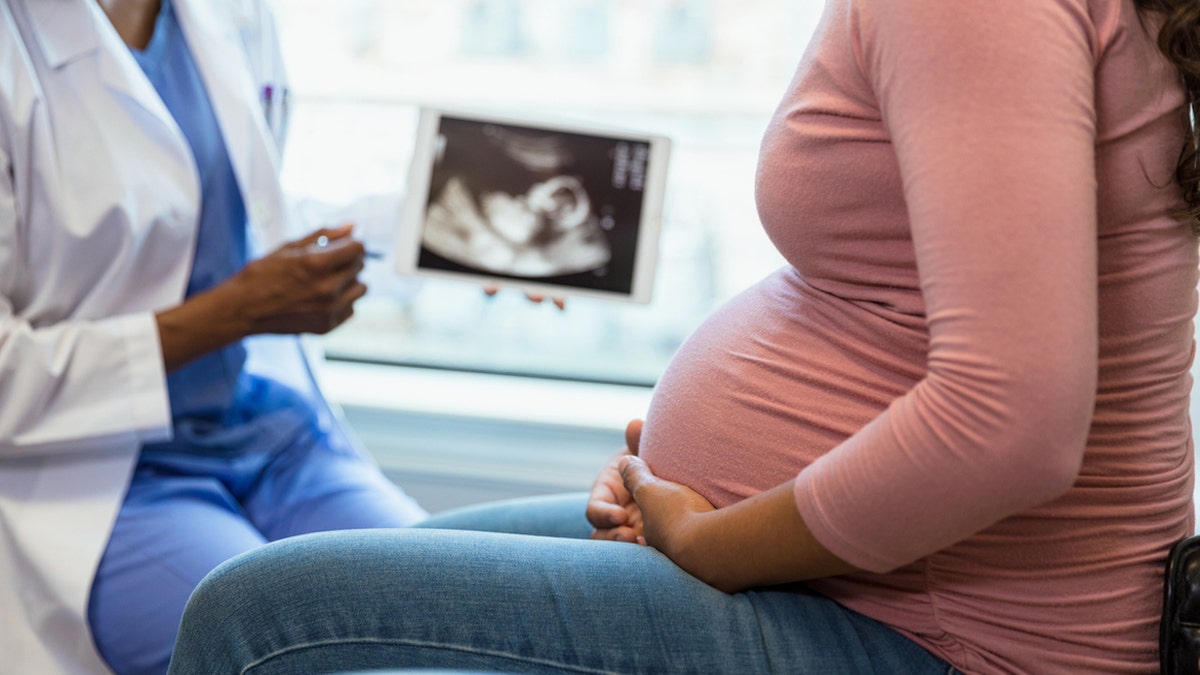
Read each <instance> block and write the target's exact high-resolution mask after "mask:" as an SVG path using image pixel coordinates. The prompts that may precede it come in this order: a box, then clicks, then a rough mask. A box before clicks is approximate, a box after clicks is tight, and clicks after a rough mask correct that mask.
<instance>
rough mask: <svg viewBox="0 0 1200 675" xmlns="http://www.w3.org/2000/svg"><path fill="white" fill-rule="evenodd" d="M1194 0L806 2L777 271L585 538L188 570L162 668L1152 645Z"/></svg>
mask: <svg viewBox="0 0 1200 675" xmlns="http://www.w3.org/2000/svg"><path fill="white" fill-rule="evenodd" d="M1196 21H1197V19H1196V17H1195V13H1194V12H1193V11H1192V10H1191V3H1190V2H1184V1H1182V0H1181V1H1178V2H1177V1H1176V0H1137V1H1135V0H1010V2H1007V3H1004V4H1003V7H1001V6H1000V5H998V4H997V3H947V2H943V1H942V0H910V1H909V2H903V3H901V2H892V1H889V0H829V2H827V4H826V8H825V15H824V18H823V20H822V22H821V23H820V25H819V27H818V28H817V31H816V34H815V36H814V38H813V40H812V42H811V44H810V45H809V47H808V51H807V52H806V54H805V56H804V58H803V60H802V62H801V64H800V66H799V69H798V71H797V73H796V75H795V78H794V80H793V82H792V85H791V87H790V89H789V91H788V93H787V95H786V96H785V98H784V100H783V102H782V104H781V105H780V107H779V109H778V111H777V113H776V115H775V117H774V119H773V121H772V123H771V124H770V126H769V128H768V129H767V131H766V134H765V137H764V140H763V143H762V149H761V160H760V165H759V171H758V176H757V199H758V209H759V214H760V216H761V220H762V226H763V227H765V228H766V231H767V232H768V234H769V235H770V236H771V238H772V240H773V241H774V243H775V245H776V246H777V247H778V249H779V250H780V251H781V252H782V253H783V255H784V257H785V258H786V259H787V262H788V265H786V266H785V267H784V268H783V269H781V270H779V271H778V272H776V273H774V274H772V275H771V276H769V277H768V278H767V279H765V280H764V281H762V282H761V283H759V284H758V285H756V286H754V287H753V288H750V289H749V290H747V291H745V292H744V293H742V294H741V295H740V296H738V297H736V298H734V299H733V300H732V301H731V302H729V303H728V304H727V305H726V306H724V307H723V308H722V309H720V310H719V311H718V312H716V313H715V314H714V315H713V316H712V317H711V319H710V320H709V321H707V322H706V323H705V324H704V325H703V326H702V327H701V328H700V329H699V330H698V331H697V332H696V333H695V335H693V336H692V337H691V339H690V340H689V341H688V342H687V343H686V344H685V345H684V346H683V347H682V348H681V349H680V351H679V353H678V354H677V355H676V357H675V359H674V361H673V363H672V364H671V366H670V368H669V369H668V370H667V372H666V373H665V374H664V376H663V378H662V380H661V381H660V383H659V385H658V388H657V391H656V392H655V396H654V399H653V403H652V405H651V408H650V410H649V411H648V414H647V417H646V420H645V425H644V428H643V427H641V426H640V425H639V424H637V423H635V424H633V425H631V427H630V430H629V434H628V436H629V445H630V449H629V450H628V451H626V452H624V453H622V454H620V455H618V456H617V457H615V458H614V459H613V461H612V463H611V464H610V465H609V466H608V467H607V468H606V469H605V471H604V472H603V473H601V475H600V477H599V478H598V479H597V482H596V485H595V487H594V489H593V492H592V495H591V496H590V499H589V503H588V505H587V517H588V520H589V521H590V523H591V526H592V528H594V531H593V532H592V539H591V540H584V539H570V538H550V537H534V536H527V535H515V534H495V533H483V532H467V531H450V530H441V529H439V530H428V531H420V530H412V531H405V532H387V533H340V534H333V535H312V536H307V537H303V538H299V539H295V540H291V541H286V542H281V543H278V544H273V545H271V546H268V547H267V548H265V549H262V550H260V551H257V552H255V553H251V554H248V555H245V556H242V557H240V558H238V559H235V560H234V561H232V562H231V563H228V564H226V565H225V566H223V567H222V568H220V569H219V570H217V571H216V572H215V573H214V574H212V575H210V576H209V577H208V579H207V580H206V581H205V582H204V583H203V584H202V585H201V587H200V589H199V590H198V591H197V593H196V594H195V595H193V596H192V599H191V602H190V605H189V609H188V612H187V616H186V618H185V621H184V624H183V627H182V629H181V633H180V641H179V647H178V649H177V651H176V655H175V661H174V662H173V664H172V668H173V670H172V672H174V673H199V672H203V673H223V672H253V673H257V674H259V675H263V674H266V673H288V672H308V673H315V672H331V671H345V670H352V669H354V668H368V667H370V668H379V667H440V668H464V669H482V670H498V671H505V670H508V671H519V672H527V673H529V672H533V673H551V672H555V673H557V672H573V673H601V672H620V673H635V672H722V673H733V672H737V673H769V672H807V673H872V672H876V673H947V672H963V673H1011V672H1037V673H1083V672H1086V673H1118V672H1119V673H1131V672H1145V673H1150V672H1156V668H1157V641H1156V639H1157V623H1158V616H1159V611H1160V602H1161V600H1160V595H1161V588H1162V564H1163V561H1164V558H1165V556H1166V553H1167V550H1168V548H1169V547H1170V546H1171V545H1172V543H1174V542H1175V541H1177V540H1178V539H1180V538H1182V537H1184V536H1186V535H1188V534H1190V533H1191V532H1192V528H1193V522H1192V504H1191V494H1192V469H1193V467H1192V446H1191V439H1190V436H1191V432H1190V425H1189V420H1188V396H1189V390H1190V378H1189V375H1188V370H1189V367H1190V364H1191V359H1192V352H1193V337H1192V317H1193V314H1194V312H1195V309H1196V291H1195V289H1196V283H1197V273H1196V271H1197V243H1196V238H1195V235H1194V234H1193V232H1192V230H1193V228H1194V227H1195V226H1196V225H1197V219H1196V214H1197V213H1198V212H1200V190H1198V187H1197V181H1198V180H1200V178H1198V175H1197V164H1196V155H1195V153H1194V149H1195V147H1196V145H1195V143H1196V135H1195V130H1194V129H1193V128H1192V127H1191V126H1190V125H1189V124H1188V122H1187V120H1188V114H1187V112H1188V111H1189V110H1190V109H1192V108H1193V107H1194V105H1195V102H1196V101H1197V97H1198V96H1200V79H1198V75H1197V73H1200V63H1198V61H1197V55H1198V54H1200V46H1198V44H1200V43H1198V36H1197V25H1196ZM635 453H636V456H635ZM536 470H537V469H536V467H530V471H536ZM546 508H547V509H548V507H546ZM476 515H477V516H478V514H476ZM476 520H477V521H483V520H485V518H484V517H482V516H480V517H477V518H476ZM581 520H582V519H581ZM442 524H443V525H447V526H449V525H457V524H458V523H455V522H452V521H451V522H443V523H442ZM583 528H584V526H583V525H582V523H581V530H582V529H583ZM530 529H531V531H534V532H536V531H537V530H536V528H530ZM598 540H599V541H598ZM604 540H616V541H618V542H619V541H623V542H633V543H616V542H615V541H604ZM638 544H645V545H638ZM243 669H248V670H243Z"/></svg>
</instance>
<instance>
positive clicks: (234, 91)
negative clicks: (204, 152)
mask: <svg viewBox="0 0 1200 675" xmlns="http://www.w3.org/2000/svg"><path fill="white" fill-rule="evenodd" d="M213 4H214V3H212V2H211V0H197V1H195V2H192V1H188V0H175V5H174V6H175V11H176V14H177V16H178V17H179V23H180V26H182V28H183V33H184V36H185V37H186V38H187V41H188V46H189V47H190V48H191V50H192V58H193V59H194V60H195V62H196V67H197V68H198V69H199V71H200V76H201V77H202V78H203V80H204V85H205V88H206V89H207V90H208V95H209V98H210V99H211V101H212V106H213V110H214V111H215V113H216V116H217V123H218V125H220V127H221V132H222V133H223V134H224V136H225V145H226V148H227V149H228V152H229V157H230V160H231V162H232V163H233V171H234V174H235V175H236V176H237V181H238V185H239V187H240V188H241V190H242V199H243V200H245V202H246V210H247V213H248V214H249V216H250V220H251V223H252V224H253V225H254V226H255V227H257V228H259V232H258V234H259V235H260V236H261V237H262V238H263V239H264V240H265V241H266V242H269V243H272V244H273V243H277V242H280V241H282V240H283V238H284V236H285V231H284V222H283V218H284V205H283V199H282V194H281V193H280V190H279V153H278V150H277V149H276V147H275V145H274V142H273V141H272V140H271V139H272V136H271V135H270V132H269V131H268V129H267V124H266V119H265V117H264V116H263V115H262V102H261V101H260V100H259V96H260V90H261V88H262V87H261V85H260V83H257V82H255V81H254V79H253V78H252V77H251V74H250V69H249V67H248V65H247V64H246V58H245V54H246V51H245V47H244V45H243V44H242V42H241V36H240V34H239V33H238V31H237V29H236V26H233V25H229V22H225V23H222V22H219V21H217V18H216V17H215V16H213V12H214V11H217V10H215V9H214V7H213Z"/></svg>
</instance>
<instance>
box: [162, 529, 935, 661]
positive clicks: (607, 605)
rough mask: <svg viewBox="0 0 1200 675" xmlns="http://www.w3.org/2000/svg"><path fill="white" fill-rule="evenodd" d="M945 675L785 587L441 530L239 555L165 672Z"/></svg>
mask: <svg viewBox="0 0 1200 675" xmlns="http://www.w3.org/2000/svg"><path fill="white" fill-rule="evenodd" d="M372 668H453V669H467V670H471V669H473V670H484V671H508V672H522V673H564V672H569V673H654V672H672V673H689V672H690V673H726V672H738V673H773V672H801V673H803V672H811V673H872V672H904V673H922V672H928V673H945V672H948V671H949V667H948V666H947V665H946V664H945V663H943V662H941V661H939V660H938V659H936V658H934V657H932V656H930V655H929V654H927V653H925V652H924V651H923V650H921V649H920V648H919V647H917V646H916V645H915V644H914V643H912V642H911V641H909V640H907V639H905V638H904V637H902V636H900V635H899V634H897V633H895V632H894V631H892V630H890V629H888V628H887V627H885V626H882V625H880V624H878V623H876V622H874V621H872V620H870V619H867V618H865V617H862V616H861V615H857V614H855V613H853V612H850V611H848V610H845V609H843V608H841V607H840V606H838V605H836V604H835V603H833V602H831V601H829V600H826V599H824V598H821V597H819V596H815V595H811V594H808V593H805V592H803V591H800V590H790V591H789V590H771V591H758V592H749V593H741V594H735V595H727V594H724V593H721V592H720V591H717V590H715V589H713V588H711V587H709V586H707V585H705V584H703V583H702V582H700V581H698V580H696V579H694V578H693V577H690V576H688V575H687V574H685V573H684V572H682V571H681V570H680V569H679V568H678V567H676V566H675V565H674V564H672V563H671V562H670V561H669V560H667V559H666V558H665V557H663V556H662V555H661V554H659V553H658V552H657V551H655V550H654V549H650V548H646V547H642V546H637V545H633V544H620V543H613V542H599V541H590V540H573V539H560V538H548V537H536V536H526V535H511V534H495V533H485V532H465V531H450V530H417V529H413V530H403V531H362V532H346V533H332V534H318V535H311V536H305V537H298V538H295V539H290V540H287V541H283V542H278V543H275V544H271V545H269V546H266V547H263V548H261V549H259V550H257V551H254V552H251V553H249V554H246V555H243V556H239V557H238V558H237V559H235V560H233V561H230V562H229V563H227V564H226V565H223V566H221V567H220V568H219V569H218V570H216V571H215V572H214V573H213V574H212V575H210V577H209V578H207V579H206V580H205V581H204V582H203V583H202V584H201V586H200V587H199V588H198V589H197V592H196V593H195V594H194V595H193V597H192V600H191V601H190V603H189V606H188V610H187V613H186V615H185V618H184V623H183V626H182V628H181V631H180V636H179V642H178V645H177V648H176V656H175V661H173V662H172V672H173V673H180V674H182V673H202V672H204V673H207V672H223V673H254V674H256V675H268V674H273V673H294V672H305V673H329V672H345V671H351V670H355V669H372Z"/></svg>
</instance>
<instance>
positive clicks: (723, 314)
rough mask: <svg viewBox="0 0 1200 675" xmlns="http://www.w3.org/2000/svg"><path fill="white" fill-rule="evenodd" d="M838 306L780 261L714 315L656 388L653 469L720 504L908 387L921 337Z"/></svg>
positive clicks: (919, 367)
mask: <svg viewBox="0 0 1200 675" xmlns="http://www.w3.org/2000/svg"><path fill="white" fill-rule="evenodd" d="M839 304H840V303H838V302H837V301H836V299H831V298H828V297H822V296H821V295H820V294H819V293H817V292H814V291H812V290H811V289H809V288H807V287H805V286H804V285H803V283H802V282H799V281H798V279H797V278H796V277H795V275H794V273H793V272H790V271H788V270H784V271H781V272H780V273H777V274H775V275H772V276H771V277H768V278H767V279H766V280H764V281H763V282H761V283H759V284H758V285H756V286H754V287H752V288H750V289H749V290H747V291H745V292H744V293H742V294H741V295H739V296H737V297H735V298H734V299H732V300H731V301H729V302H728V303H727V304H726V305H725V306H723V307H722V308H721V309H719V310H718V311H717V312H716V313H714V314H713V315H712V316H711V317H710V318H709V319H708V320H707V321H705V322H704V323H703V324H702V325H701V326H700V327H699V328H698V329H697V330H696V332H695V333H694V334H693V335H692V336H691V337H690V338H689V339H688V340H687V341H686V342H685V343H684V345H683V346H682V347H680V349H679V351H678V353H676V355H675V357H674V359H673V360H672V362H671V364H670V365H669V366H668V368H667V370H666V372H665V373H664V374H663V376H662V378H661V380H660V381H659V384H658V386H657V387H656V389H655V393H654V397H653V399H652V400H651V403H650V409H649V411H648V412H647V415H646V424H645V427H644V428H643V432H642V441H641V450H640V452H641V455H642V456H643V457H644V458H645V459H646V461H647V463H648V464H649V465H650V467H651V468H652V469H653V470H654V471H655V472H656V473H657V474H658V475H660V476H662V477H663V478H667V479H669V480H673V481H676V482H680V483H683V484H684V485H688V486H690V487H692V488H693V489H695V490H697V491H698V492H700V493H701V494H702V495H704V496H705V497H706V498H707V499H708V500H709V501H711V502H712V503H713V504H715V505H717V506H726V505H728V504H731V503H734V502H736V501H739V500H741V499H744V498H745V497H748V496H750V495H753V494H755V493H757V492H760V491H762V490H765V489H768V488H770V487H774V486H775V485H778V484H779V483H782V482H784V481H786V480H789V479H791V478H792V477H794V476H795V475H796V473H798V472H799V471H800V470H801V469H802V468H803V467H805V466H807V465H808V464H809V463H810V462H812V461H813V460H814V459H816V458H817V457H819V456H820V455H821V454H823V453H824V452H826V451H828V450H829V449H830V448H832V447H834V446H836V445H837V444H838V443H840V442H841V441H842V440H843V439H845V438H847V437H848V436H850V435H851V434H853V433H854V432H855V431H857V430H858V429H859V428H860V427H862V426H863V425H864V424H866V423H867V422H868V421H869V420H870V419H872V418H873V417H875V416H876V415H878V414H879V413H880V412H881V411H882V410H884V409H885V408H886V407H887V405H888V404H889V403H890V402H891V401H892V400H893V399H894V398H896V397H897V396H899V395H901V394H903V393H904V392H905V391H907V390H908V389H909V388H910V387H911V386H912V385H913V384H914V383H915V381H916V380H917V379H918V378H919V377H920V376H921V374H922V372H923V369H924V356H925V354H924V341H923V338H922V336H920V335H917V334H914V331H913V330H912V329H911V328H902V327H900V326H898V325H896V324H892V323H889V322H886V321H882V320H880V319H879V317H878V316H875V315H871V314H870V313H869V312H863V311H862V310H861V309H856V308H855V306H853V305H847V306H845V307H842V306H839ZM861 314H865V315H866V316H859V315H861ZM889 326H890V327H891V328H889Z"/></svg>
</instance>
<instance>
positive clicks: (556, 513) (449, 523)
mask: <svg viewBox="0 0 1200 675" xmlns="http://www.w3.org/2000/svg"><path fill="white" fill-rule="evenodd" d="M587 499H588V495H587V493H586V492H572V493H566V494H556V495H545V496H536V497H520V498H517V499H505V500H499V501H494V502H485V503H481V504H473V505H471V506H464V507H461V508H457V509H453V510H450V511H443V512H441V513H437V514H434V515H433V516H430V517H429V518H428V519H427V520H424V521H422V522H421V523H418V524H417V525H416V527H422V528H434V529H444V530H481V531H485V532H507V533H509V534H534V535H540V536H543V537H565V538H568V539H587V538H588V537H589V536H590V535H591V533H592V526H591V525H589V524H588V522H587V518H586V517H585V515H584V510H585V509H586V508H587Z"/></svg>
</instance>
